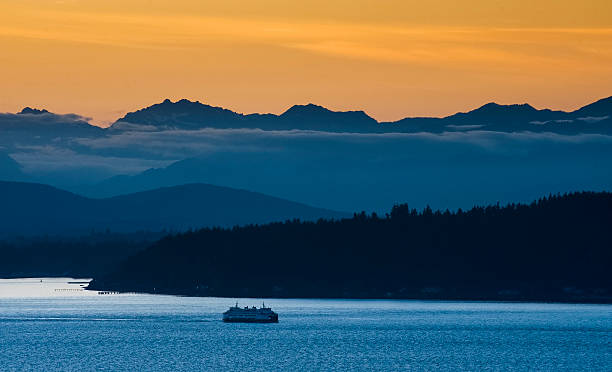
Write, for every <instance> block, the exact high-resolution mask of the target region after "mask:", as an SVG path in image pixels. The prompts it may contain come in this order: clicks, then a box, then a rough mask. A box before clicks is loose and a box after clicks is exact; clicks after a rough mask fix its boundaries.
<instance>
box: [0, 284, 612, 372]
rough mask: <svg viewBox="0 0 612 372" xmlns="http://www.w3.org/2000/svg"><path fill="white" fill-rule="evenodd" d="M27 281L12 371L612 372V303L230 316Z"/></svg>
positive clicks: (13, 336)
mask: <svg viewBox="0 0 612 372" xmlns="http://www.w3.org/2000/svg"><path fill="white" fill-rule="evenodd" d="M15 285H16V284H15V283H8V284H7V283H4V284H3V283H2V282H1V281H0V369H1V370H37V371H38V370H40V371H43V370H44V371H49V370H67V371H70V370H74V371H87V370H107V371H120V370H132V371H155V370H183V371H192V370H239V371H254V370H261V371H269V370H313V371H320V370H339V371H346V370H427V371H432V370H449V371H457V370H469V371H475V370H571V371H576V370H585V371H586V370H589V371H611V370H612V306H602V305H559V304H508V303H464V302H418V301H345V300H266V305H270V306H271V307H272V308H273V309H274V310H275V311H277V312H278V313H279V315H280V323H278V324H224V323H222V322H221V321H220V317H221V313H222V312H223V311H225V310H226V309H227V307H228V306H230V305H232V304H233V301H234V300H233V299H222V298H181V297H171V296H148V295H92V294H87V293H77V294H72V293H70V292H69V291H63V292H62V291H59V292H57V291H56V292H53V291H51V292H47V293H46V294H45V293H44V291H40V290H38V291H34V292H31V293H30V294H29V295H28V296H23V295H22V296H21V297H20V298H18V297H16V296H17V294H18V293H17V292H18V291H15V290H14V289H15V287H14V286H15ZM21 285H22V287H20V291H21V292H19V293H24V292H23V288H24V287H25V286H24V285H23V283H22V284H21ZM32 285H34V284H32ZM10 287H12V288H13V290H12V291H10V290H9V288H10ZM28 293H29V292H28ZM32 296H36V297H32ZM40 296H45V297H40ZM239 301H240V303H241V304H242V305H260V303H259V301H255V300H239Z"/></svg>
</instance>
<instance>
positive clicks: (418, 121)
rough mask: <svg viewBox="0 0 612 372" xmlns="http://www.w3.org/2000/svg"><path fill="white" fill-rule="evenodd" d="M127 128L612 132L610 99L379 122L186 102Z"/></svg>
mask: <svg viewBox="0 0 612 372" xmlns="http://www.w3.org/2000/svg"><path fill="white" fill-rule="evenodd" d="M129 124H136V125H146V126H153V128H154V129H158V130H164V129H200V128H224V129H225V128H259V129H263V130H290V129H302V130H316V131H329V132H358V133H387V132H403V133H406V132H407V133H412V132H444V131H465V130H474V129H480V130H493V131H504V132H511V131H535V132H543V131H551V132H560V133H565V134H575V133H595V132H597V133H610V132H612V97H608V98H604V99H601V100H599V101H597V102H594V103H592V104H589V105H587V106H584V107H582V108H580V109H578V110H575V111H572V112H565V111H553V110H549V109H543V110H538V109H536V108H534V107H532V106H531V105H529V104H514V105H500V104H497V103H494V102H491V103H487V104H485V105H483V106H481V107H479V108H477V109H474V110H471V111H468V112H461V113H456V114H454V115H450V116H447V117H444V118H428V117H423V118H405V119H401V120H398V121H395V122H379V121H377V120H375V119H374V118H372V117H370V116H369V115H368V114H367V113H365V112H364V111H332V110H329V109H327V108H325V107H322V106H318V105H314V104H312V103H310V104H307V105H294V106H292V107H290V108H289V109H288V110H287V111H285V112H284V113H282V114H280V115H275V114H240V113H236V112H233V111H231V110H227V109H224V108H221V107H214V106H210V105H207V104H203V103H200V102H198V101H196V102H192V101H189V100H186V99H182V100H180V101H177V102H172V101H170V100H169V99H166V100H165V101H163V102H162V103H159V104H155V105H152V106H149V107H147V108H143V109H140V110H138V111H135V112H130V113H128V114H127V115H125V116H124V117H122V118H120V119H119V120H117V121H116V122H115V123H114V124H113V125H112V126H111V128H113V129H115V130H121V129H132V128H133V127H132V126H130V125H129Z"/></svg>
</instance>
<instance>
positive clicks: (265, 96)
mask: <svg viewBox="0 0 612 372" xmlns="http://www.w3.org/2000/svg"><path fill="white" fill-rule="evenodd" d="M0 50H1V51H2V52H1V53H0V81H1V82H2V85H1V86H2V89H1V90H0V112H15V111H18V110H20V109H21V108H22V107H24V106H34V107H39V108H46V109H49V110H50V111H54V112H58V113H67V112H75V113H78V114H82V115H85V116H88V117H92V118H93V119H94V122H95V123H98V124H101V125H104V124H107V123H110V122H112V121H114V120H115V119H116V118H118V117H119V116H121V115H123V114H124V113H125V112H127V111H132V110H135V109H138V108H141V107H143V106H148V105H150V104H152V103H156V102H160V101H161V100H163V99H164V98H171V99H179V98H188V99H192V100H200V101H202V102H206V103H209V104H213V105H218V106H223V107H226V108H230V109H233V110H235V111H238V112H245V113H250V112H274V113H280V112H282V111H284V110H285V109H287V108H288V107H289V106H291V105H293V104H296V103H307V102H313V103H317V104H321V105H324V106H326V107H329V108H332V109H363V110H365V111H367V112H368V113H369V114H370V115H372V116H373V117H375V118H377V119H379V120H396V119H400V118H402V117H406V116H423V115H426V116H442V115H446V114H450V113H454V112H457V111H465V110H468V109H471V108H473V107H474V106H478V105H480V104H483V103H486V102H489V101H497V102H500V103H522V102H529V103H531V104H533V105H535V106H536V107H548V108H554V109H574V108H577V107H579V106H581V105H584V104H586V103H590V102H592V101H594V100H596V99H599V98H602V97H607V96H610V95H612V89H611V87H612V2H611V1H609V0H590V1H589V0H584V1H569V0H540V1H533V0H531V1H526V0H514V1H510V0H505V1H504V0H463V1H456V0H430V1H413V0H377V1H370V0H351V1H348V0H336V1H330V0H327V1H323V0H311V1H308V2H292V1H286V0H263V1H238V0H225V1H210V0H148V1H145V0H81V1H79V0H64V1H51V0H0Z"/></svg>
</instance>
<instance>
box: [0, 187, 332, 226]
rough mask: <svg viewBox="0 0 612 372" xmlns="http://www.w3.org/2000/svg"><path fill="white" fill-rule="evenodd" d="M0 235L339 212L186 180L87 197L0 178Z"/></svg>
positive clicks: (242, 221) (264, 219) (231, 222)
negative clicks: (179, 184) (167, 184)
mask: <svg viewBox="0 0 612 372" xmlns="http://www.w3.org/2000/svg"><path fill="white" fill-rule="evenodd" d="M0 205H2V215H1V217H0V236H15V235H42V234H50V235H63V234H72V235H75V234H83V233H89V232H90V231H91V230H98V231H100V230H106V229H110V230H111V231H113V232H133V231H140V230H148V231H161V230H164V229H168V230H179V231H181V230H186V229H189V228H199V227H204V226H226V227H227V226H234V225H244V224H251V223H265V222H271V221H279V220H280V221H282V220H285V219H292V218H302V219H312V220H316V219H317V218H321V217H341V216H343V214H342V213H339V212H333V211H329V210H324V209H317V208H312V207H309V206H306V205H304V204H300V203H294V202H291V201H288V200H283V199H279V198H274V197H271V196H267V195H263V194H258V193H253V192H249V191H244V190H236V189H230V188H225V187H219V186H213V185H206V184H189V185H182V186H175V187H168V188H161V189H156V190H151V191H145V192H139V193H135V194H129V195H121V196H117V197H113V198H108V199H89V198H85V197H82V196H79V195H76V194H73V193H70V192H67V191H63V190H59V189H56V188H54V187H50V186H46V185H41V184H33V183H22V182H0Z"/></svg>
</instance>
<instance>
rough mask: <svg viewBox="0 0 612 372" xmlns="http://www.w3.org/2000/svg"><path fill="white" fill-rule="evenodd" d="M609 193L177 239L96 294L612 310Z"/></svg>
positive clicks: (125, 267) (98, 281)
mask: <svg viewBox="0 0 612 372" xmlns="http://www.w3.org/2000/svg"><path fill="white" fill-rule="evenodd" d="M611 231H612V194H610V193H596V192H581V193H572V194H566V195H551V196H549V197H545V198H542V199H539V200H537V201H534V202H533V203H531V204H509V205H506V206H500V205H492V206H487V207H474V208H472V209H470V210H468V211H462V210H458V211H448V210H447V211H433V210H431V209H430V208H426V209H424V210H422V211H417V210H415V209H411V208H409V207H408V206H407V205H405V204H402V205H396V206H394V207H393V209H392V210H391V211H390V213H389V214H387V215H385V216H378V215H376V214H366V213H358V214H355V215H354V216H353V218H348V219H341V220H319V221H317V222H303V221H299V220H293V221H286V222H279V223H271V224H265V225H250V226H243V227H235V228H232V229H221V228H206V229H201V230H197V231H190V232H186V233H181V234H176V235H169V236H167V237H165V238H163V239H161V240H159V241H158V242H156V243H154V244H152V245H151V246H150V247H149V248H147V249H145V250H142V251H139V252H138V253H136V254H135V255H134V256H132V257H130V258H129V259H127V260H126V261H124V262H123V263H122V264H120V265H119V266H118V267H117V269H115V270H112V271H110V273H108V274H105V275H99V276H97V277H95V279H94V281H93V282H92V283H91V285H90V287H91V288H93V289H108V290H120V291H136V292H147V293H165V294H178V295H190V296H223V297H321V298H325V297H337V298H416V299H473V300H517V301H522V300H524V301H569V302H611V301H612V293H611V288H612V286H611V278H610V275H609V269H610V262H612V252H611V251H612V249H611V248H612V233H611Z"/></svg>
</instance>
